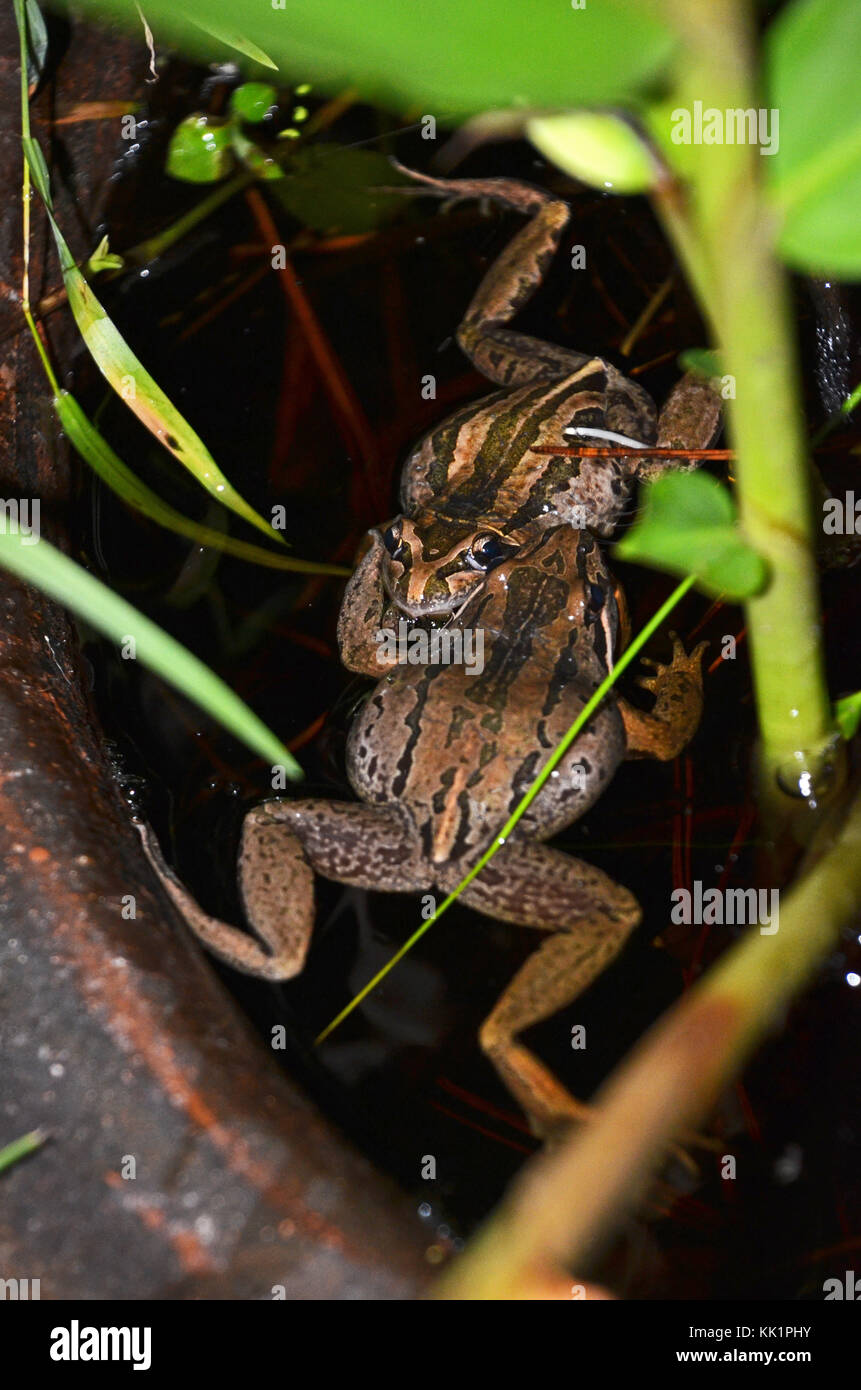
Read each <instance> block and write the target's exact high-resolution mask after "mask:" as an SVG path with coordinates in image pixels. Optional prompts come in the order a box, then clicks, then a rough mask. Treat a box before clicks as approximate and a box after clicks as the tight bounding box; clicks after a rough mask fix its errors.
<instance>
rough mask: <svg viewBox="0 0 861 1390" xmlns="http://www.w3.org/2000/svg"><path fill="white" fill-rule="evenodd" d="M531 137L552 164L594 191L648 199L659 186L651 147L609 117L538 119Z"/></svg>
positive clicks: (579, 114) (586, 114)
mask: <svg viewBox="0 0 861 1390" xmlns="http://www.w3.org/2000/svg"><path fill="white" fill-rule="evenodd" d="M526 134H527V135H528V137H529V139H530V140H531V141H532V143H533V145H536V146H537V148H538V149H539V150H540V151H541V153H542V154H543V155H544V156H545V157H546V158H547V159H551V160H552V161H553V163H554V164H558V166H559V168H560V169H564V170H565V172H566V174H571V175H572V176H573V177H574V178H575V179H580V181H581V182H582V183H587V184H589V185H590V187H592V188H604V189H608V190H610V191H611V192H613V193H645V192H647V191H648V189H650V188H651V187H652V185H653V183H654V182H655V174H656V171H657V170H656V165H655V160H654V157H653V156H652V154H651V152H650V150H649V147H648V145H647V144H646V143H645V141H644V140H642V139H641V138H640V136H639V135H638V134H637V132H636V130H635V129H634V128H633V126H631V125H630V124H629V123H628V122H627V121H624V120H622V118H621V117H620V116H615V115H613V114H612V113H611V112H609V111H574V112H572V113H571V114H570V115H563V116H536V117H534V118H533V119H532V120H531V121H528V122H527V125H526Z"/></svg>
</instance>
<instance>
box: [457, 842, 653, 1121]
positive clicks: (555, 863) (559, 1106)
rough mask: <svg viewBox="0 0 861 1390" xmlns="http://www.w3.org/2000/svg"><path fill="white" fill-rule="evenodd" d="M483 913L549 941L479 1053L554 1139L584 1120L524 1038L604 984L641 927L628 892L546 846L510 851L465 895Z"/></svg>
mask: <svg viewBox="0 0 861 1390" xmlns="http://www.w3.org/2000/svg"><path fill="white" fill-rule="evenodd" d="M461 896H462V899H463V901H464V902H466V903H467V904H469V906H471V907H474V908H476V909H477V910H478V911H479V912H485V913H487V914H488V915H489V916H493V917H496V918H498V919H501V920H502V921H504V922H514V923H516V924H517V925H518V926H524V927H537V928H539V929H540V930H543V931H547V932H551V933H552V935H550V936H549V937H548V938H547V940H546V941H544V942H543V943H542V944H541V946H539V948H538V950H537V951H535V952H534V954H533V955H531V956H530V957H529V959H528V960H527V961H526V962H525V964H524V965H523V966H522V968H521V969H520V970H519V971H518V973H517V974H516V975H515V977H514V979H513V980H512V982H511V984H510V985H509V986H508V988H507V989H506V990H505V992H504V993H503V995H502V997H501V998H500V1000H499V1002H498V1003H497V1004H496V1006H495V1007H494V1009H493V1010H492V1012H491V1013H490V1015H489V1016H488V1018H487V1019H486V1020H485V1022H484V1024H483V1025H482V1029H481V1045H482V1047H483V1049H484V1051H485V1052H486V1053H487V1055H488V1057H489V1058H490V1060H491V1061H492V1062H493V1065H494V1066H495V1068H496V1070H497V1071H498V1073H499V1075H500V1077H501V1078H502V1080H503V1081H504V1082H505V1085H506V1086H507V1087H508V1089H509V1091H510V1092H511V1094H512V1095H513V1096H514V1098H515V1099H516V1100H517V1102H518V1104H519V1105H520V1106H521V1107H522V1109H523V1110H524V1111H525V1112H526V1114H527V1115H528V1117H529V1120H530V1124H531V1126H532V1129H533V1131H534V1132H535V1133H536V1134H537V1135H539V1136H540V1137H542V1138H548V1137H551V1136H552V1135H553V1134H554V1133H556V1132H557V1131H558V1129H559V1127H560V1126H561V1125H567V1124H569V1123H570V1122H571V1121H575V1120H582V1119H585V1118H587V1117H588V1114H589V1111H588V1107H586V1106H585V1105H583V1104H581V1103H580V1102H579V1101H577V1100H575V1099H574V1097H573V1096H572V1095H570V1093H569V1092H568V1091H567V1090H566V1089H565V1087H564V1086H563V1085H562V1084H561V1083H560V1082H559V1081H558V1080H557V1079H556V1077H555V1076H554V1075H553V1074H552V1072H551V1071H550V1070H549V1068H547V1067H546V1066H545V1065H544V1063H543V1062H541V1061H540V1060H539V1059H538V1058H537V1057H536V1056H535V1054H534V1053H533V1052H530V1051H529V1049H528V1048H526V1047H524V1046H523V1044H522V1043H520V1042H519V1041H518V1040H517V1038H518V1034H520V1033H522V1032H523V1031H524V1030H525V1029H527V1028H529V1027H531V1026H532V1024H534V1023H538V1022H540V1021H541V1020H542V1019H545V1018H549V1017H550V1016H551V1015H552V1014H554V1013H556V1012H557V1011H558V1010H560V1009H564V1008H565V1007H566V1006H567V1005H569V1004H571V1003H572V1002H573V1000H575V999H576V998H577V997H578V996H579V995H580V994H582V992H583V991H584V990H585V989H586V988H587V987H588V986H589V985H590V984H591V983H592V981H593V980H594V979H596V978H597V976H598V975H600V973H601V971H602V970H604V969H605V967H606V966H607V965H608V964H609V963H610V961H611V960H612V959H613V958H614V956H616V955H617V954H618V952H619V950H620V949H621V947H622V946H623V944H624V942H625V940H626V938H627V936H628V935H629V933H630V932H631V931H632V930H633V928H634V927H635V926H636V924H637V923H638V921H639V920H640V908H639V905H638V904H637V901H636V899H635V898H634V897H633V895H632V894H631V893H629V892H628V890H627V889H626V888H622V887H621V886H620V885H619V884H617V883H614V882H613V880H612V879H610V878H608V877H607V875H606V874H604V873H602V872H601V870H600V869H597V868H595V867H593V866H592V865H590V864H585V863H583V862H582V861H581V860H578V859H574V858H572V857H571V856H570V855H567V854H562V853H561V852H560V851H558V850H553V849H548V848H547V847H546V846H545V845H541V844H527V843H519V842H517V841H509V843H508V844H506V845H504V846H503V847H502V848H501V849H500V850H499V851H498V852H497V854H496V855H495V856H494V858H493V859H492V860H491V861H490V863H489V864H488V865H487V866H486V868H484V869H483V870H482V872H481V873H480V874H479V876H478V877H477V878H476V879H475V880H474V881H473V882H472V883H471V884H470V885H469V887H468V888H466V889H464V891H463V893H462V895H461Z"/></svg>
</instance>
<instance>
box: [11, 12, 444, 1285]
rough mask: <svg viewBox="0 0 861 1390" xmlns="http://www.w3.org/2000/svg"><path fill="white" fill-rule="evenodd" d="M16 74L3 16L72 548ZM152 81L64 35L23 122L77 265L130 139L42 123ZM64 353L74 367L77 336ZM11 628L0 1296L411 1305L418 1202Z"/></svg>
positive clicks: (40, 638)
mask: <svg viewBox="0 0 861 1390" xmlns="http://www.w3.org/2000/svg"><path fill="white" fill-rule="evenodd" d="M17 52H18V47H17V35H16V31H15V24H14V18H13V15H12V7H11V5H7V6H3V7H2V10H0V73H1V74H2V84H0V112H1V113H2V116H0V178H2V188H3V194H4V196H3V212H2V218H1V219H0V253H1V254H2V261H0V264H2V266H3V271H2V283H0V344H2V347H1V348H0V437H2V439H3V441H4V446H5V447H4V457H3V461H2V465H0V491H2V496H3V497H4V498H9V497H20V498H23V497H28V498H35V497H38V498H39V499H40V500H41V507H42V531H43V534H45V535H46V536H48V537H49V538H50V539H51V540H53V541H54V542H55V543H60V544H62V543H63V513H64V507H65V503H66V500H67V497H68V489H69V460H68V457H67V454H66V451H65V450H64V448H63V447H62V445H61V444H58V443H57V442H56V440H55V437H54V433H53V425H52V416H51V410H50V401H49V395H48V392H47V389H46V383H45V380H44V376H43V374H42V371H41V367H40V365H39V362H38V359H37V356H36V353H35V350H34V348H33V345H32V343H31V341H30V339H29V336H28V333H27V331H26V330H25V327H24V324H23V320H22V319H21V316H20V294H19V290H20V283H21V250H20V247H21V228H20V207H21V201H20V193H19V190H20V181H21V147H20V141H19V131H20V113H19V107H18V102H19V87H18V60H17ZM145 70H146V53H145V49H144V47H143V45H142V44H138V43H131V42H130V41H129V40H127V39H126V38H121V39H117V38H114V37H111V36H109V35H105V34H101V33H98V32H96V31H94V30H92V29H86V28H83V27H80V26H77V25H73V27H72V29H71V33H70V39H69V44H68V47H67V49H66V51H65V52H64V53H63V54H62V56H61V57H60V59H59V62H58V63H57V69H56V78H55V80H54V81H53V83H51V84H50V85H48V86H46V87H45V89H44V90H43V91H42V92H41V93H40V94H39V95H38V97H37V98H36V100H35V101H34V103H33V118H34V134H37V135H38V136H39V137H40V139H41V143H42V147H43V150H44V151H45V153H46V155H47V154H48V153H49V152H50V153H51V155H52V159H51V160H50V163H51V164H52V165H53V179H54V194H55V199H56V204H57V209H58V215H59V218H60V221H61V225H63V227H64V229H66V231H67V234H68V236H69V240H70V241H71V243H72V246H73V250H74V251H75V252H76V254H82V253H84V252H87V251H89V250H91V249H92V248H93V246H94V245H95V240H94V237H93V228H94V226H95V225H96V223H97V221H98V215H99V204H100V199H101V196H102V191H103V189H104V187H105V181H106V177H107V175H108V174H109V172H110V168H111V164H112V162H113V159H114V157H115V154H116V149H117V139H116V136H117V121H116V119H113V120H103V121H90V122H86V123H81V124H78V125H65V124H64V125H63V126H62V127H60V129H59V136H60V137H61V139H60V140H58V139H57V138H54V139H53V140H52V138H51V137H52V134H53V135H54V136H56V132H52V130H51V125H50V113H51V110H52V109H53V108H54V103H56V104H57V105H58V106H60V107H61V108H63V109H68V108H69V107H70V106H71V105H72V104H73V103H74V102H75V101H86V100H110V99H113V98H129V99H131V98H132V97H133V96H134V94H135V91H136V90H138V89H139V88H140V86H141V83H142V80H143V77H144V75H145ZM33 241H34V255H35V262H34V267H33V279H32V286H31V298H32V300H33V301H34V302H36V301H38V299H39V296H40V295H41V294H43V293H45V292H47V291H49V290H51V289H54V288H56V285H57V283H58V280H59V274H58V271H57V267H56V261H55V260H54V259H53V258H52V257H51V256H49V255H47V252H48V241H47V233H46V227H45V222H44V218H43V217H42V216H41V214H40V212H39V211H38V210H37V206H36V203H35V202H34V237H33ZM43 256H45V258H46V260H47V264H48V266H49V270H48V273H47V274H45V273H44V272H43V271H42V270H41V265H42V258H43ZM51 338H52V349H53V351H54V355H55V360H57V361H59V362H62V361H63V360H67V359H64V354H67V353H68V351H69V349H70V347H71V345H72V344H73V343H74V341H75V337H74V328H73V326H71V325H70V322H69V317H68V315H67V314H66V313H65V312H64V313H61V314H55V315H53V316H52V320H51ZM0 614H2V622H0V872H2V877H0V915H2V928H3V929H2V936H0V959H3V958H4V957H5V959H4V969H3V975H2V980H0V988H2V1000H0V1068H2V1071H0V1144H2V1143H5V1142H8V1141H9V1140H11V1139H14V1138H16V1137H18V1136H19V1135H20V1134H22V1133H24V1132H26V1131H28V1130H31V1129H34V1128H36V1127H41V1128H44V1129H45V1130H47V1131H48V1132H49V1134H50V1139H49V1141H48V1143H47V1144H46V1145H45V1146H44V1148H42V1149H41V1150H40V1151H39V1152H38V1153H37V1154H35V1155H34V1156H33V1157H31V1158H30V1159H29V1160H27V1161H25V1162H22V1163H19V1164H18V1165H17V1166H16V1167H14V1168H13V1169H12V1170H11V1171H9V1172H7V1173H6V1174H5V1175H3V1176H2V1177H0V1183H2V1188H3V1192H2V1205H0V1277H3V1278H16V1277H17V1278H29V1279H40V1280H41V1291H42V1296H43V1297H55V1298H56V1297H67V1298H76V1297H81V1298H131V1299H137V1298H147V1297H149V1298H152V1297H158V1298H163V1297H181V1298H191V1297H220V1298H267V1297H271V1296H272V1295H271V1290H272V1287H273V1286H276V1285H283V1286H284V1288H285V1291H286V1296H287V1297H288V1298H290V1299H308V1298H334V1299H341V1298H356V1297H358V1298H381V1299H386V1298H411V1297H414V1296H416V1294H417V1292H418V1291H419V1290H420V1287H421V1283H422V1273H421V1271H422V1260H421V1250H422V1239H421V1234H420V1231H419V1229H418V1226H417V1224H416V1226H415V1227H413V1226H411V1225H410V1223H409V1220H408V1216H407V1212H406V1206H405V1203H404V1201H403V1200H402V1199H401V1198H399V1197H398V1196H397V1195H396V1193H395V1192H394V1191H393V1190H391V1189H390V1188H389V1186H388V1184H386V1183H385V1182H383V1181H382V1180H380V1179H379V1178H378V1177H377V1175H376V1174H375V1173H374V1172H373V1171H372V1170H371V1168H370V1166H369V1164H368V1163H366V1162H365V1161H364V1160H363V1159H361V1158H360V1157H359V1156H357V1155H356V1154H355V1153H354V1152H353V1151H352V1150H351V1149H350V1148H349V1147H348V1146H347V1145H346V1144H345V1143H344V1142H343V1140H342V1139H341V1138H340V1137H339V1136H338V1135H337V1134H335V1133H334V1132H333V1131H332V1130H331V1129H330V1128H329V1126H328V1125H327V1124H326V1122H325V1121H324V1120H323V1119H322V1118H321V1117H320V1116H319V1115H318V1114H317V1112H316V1111H315V1110H314V1108H313V1107H312V1106H311V1105H310V1104H309V1103H308V1102H307V1101H306V1100H305V1098H304V1097H303V1096H302V1095H301V1094H300V1092H299V1091H298V1089H297V1088H296V1087H295V1086H294V1085H292V1084H291V1083H290V1082H289V1081H288V1080H287V1079H285V1077H284V1076H283V1075H282V1074H281V1073H280V1072H279V1071H278V1069H277V1068H276V1066H275V1063H274V1061H273V1059H272V1057H271V1056H269V1055H267V1053H266V1051H265V1049H263V1048H262V1046H261V1045H260V1044H259V1043H257V1042H256V1041H255V1039H254V1038H253V1037H252V1036H251V1033H250V1030H249V1028H248V1027H247V1025H246V1024H245V1022H244V1021H243V1020H242V1019H241V1017H240V1016H239V1015H238V1013H237V1011H236V1009H235V1007H234V1005H233V1003H232V1001H231V1000H230V999H229V997H228V996H227V995H226V994H225V992H224V991H223V989H222V988H221V986H220V985H219V983H218V981H217V979H216V977H215V976H214V974H213V973H212V971H211V969H210V967H209V964H208V962H207V961H206V960H205V959H204V958H203V957H202V956H201V955H200V953H199V951H198V950H197V948H196V947H195V946H194V945H193V944H192V943H191V942H190V940H189V939H187V937H186V936H185V934H184V933H183V931H182V930H181V929H180V928H179V926H178V924H177V923H176V922H175V921H173V920H172V919H171V918H170V914H169V909H168V908H167V906H166V905H165V903H164V902H163V900H162V899H161V898H160V897H159V896H158V894H157V892H156V891H155V889H154V885H153V882H152V880H151V877H150V873H149V870H148V867H147V865H146V863H145V861H144V860H143V858H142V856H141V853H140V849H139V844H138V840H137V836H136V835H135V833H134V831H133V829H132V828H131V825H130V820H129V811H128V807H127V806H126V804H125V803H124V801H123V800H122V798H121V797H120V795H119V792H118V790H117V788H116V786H115V783H114V781H113V779H112V776H111V769H110V766H109V763H108V760H107V758H106V755H105V750H104V748H103V745H102V743H101V741H100V735H99V731H98V728H97V727H96V725H95V722H94V719H93V715H92V711H91V709H90V707H89V703H88V700H87V696H86V690H85V686H86V682H85V680H83V679H82V671H81V663H80V661H79V658H78V651H77V644H76V639H75V635H74V630H73V628H72V626H71V625H70V623H69V621H68V620H67V618H66V615H65V614H64V612H63V611H62V610H61V609H59V608H58V607H56V606H55V605H54V604H52V603H49V602H47V601H46V600H45V599H43V598H42V597H41V596H40V595H39V594H38V593H37V592H35V591H34V590H32V589H30V588H28V587H26V586H23V585H21V584H19V583H18V582H17V581H15V580H13V579H12V578H11V577H9V576H7V575H5V574H2V573H0ZM129 895H131V896H132V897H133V898H134V900H135V908H136V912H135V917H134V919H126V918H125V917H123V915H122V906H123V902H124V900H125V902H126V903H127V902H128V899H129ZM127 1156H130V1157H131V1158H133V1159H134V1160H135V1168H136V1176H135V1177H134V1179H133V1180H132V1179H129V1178H128V1177H125V1176H123V1172H124V1165H125V1171H126V1172H127V1171H128V1170H129V1166H130V1165H129V1164H128V1158H127Z"/></svg>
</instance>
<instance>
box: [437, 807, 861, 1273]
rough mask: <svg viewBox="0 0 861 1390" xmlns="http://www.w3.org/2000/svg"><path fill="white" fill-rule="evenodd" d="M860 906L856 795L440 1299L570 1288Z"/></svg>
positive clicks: (498, 1217) (477, 1243)
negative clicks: (764, 931)
mask: <svg viewBox="0 0 861 1390" xmlns="http://www.w3.org/2000/svg"><path fill="white" fill-rule="evenodd" d="M859 907H861V796H857V795H856V798H855V801H854V803H853V805H852V806H851V807H850V810H849V813H848V815H847V816H846V818H845V820H844V822H843V824H842V826H841V828H840V829H839V831H838V832H837V833H836V836H834V837H833V838H832V840H831V843H830V845H829V847H828V849H827V850H826V851H825V852H824V853H823V854H822V857H821V858H820V859H819V860H818V861H816V862H815V863H814V865H813V867H812V869H811V870H810V872H809V873H807V874H806V875H804V876H803V877H802V878H801V879H800V880H799V882H798V883H797V884H796V885H795V887H794V888H793V889H792V890H791V892H790V893H789V894H788V896H787V899H786V901H785V902H781V905H780V916H779V930H778V931H777V932H776V933H775V934H774V935H761V934H760V933H759V932H758V931H757V930H756V928H755V927H751V928H750V929H749V931H748V932H747V934H746V935H745V936H744V937H743V938H742V940H741V941H739V942H738V943H737V944H736V945H735V946H733V947H732V948H731V949H730V950H728V951H727V952H726V953H725V954H724V955H723V956H722V957H721V959H720V961H719V962H718V963H717V965H715V966H714V967H713V968H712V969H711V970H710V971H709V972H708V974H707V975H706V976H705V977H704V978H703V980H702V981H701V982H700V983H699V984H698V985H697V986H696V987H695V988H694V989H693V990H691V991H690V993H689V994H688V995H686V996H685V997H684V999H683V1000H682V1001H681V1002H680V1003H679V1004H677V1005H675V1006H674V1007H673V1008H672V1009H670V1010H669V1012H668V1013H667V1014H665V1015H664V1017H663V1018H662V1019H661V1020H660V1021H659V1022H658V1023H657V1024H656V1025H655V1027H654V1028H653V1029H652V1030H651V1032H650V1033H648V1034H647V1036H646V1037H645V1038H644V1039H643V1040H642V1041H641V1042H640V1043H639V1044H638V1046H637V1048H636V1049H635V1050H634V1052H633V1053H632V1054H631V1055H630V1056H629V1057H628V1058H626V1059H625V1061H624V1062H623V1063H622V1064H621V1065H620V1066H619V1068H618V1069H617V1071H616V1072H615V1073H614V1074H613V1076H611V1077H610V1079H609V1081H608V1082H606V1083H605V1085H604V1086H603V1087H602V1088H601V1091H600V1092H599V1094H598V1096H597V1097H596V1100H595V1108H594V1112H593V1118H592V1119H591V1120H590V1121H589V1122H588V1123H587V1124H586V1125H584V1126H581V1127H580V1128H579V1130H578V1131H577V1132H576V1133H574V1134H572V1137H571V1138H569V1139H568V1140H567V1141H566V1143H565V1144H564V1145H563V1146H562V1147H561V1148H559V1149H557V1150H555V1151H553V1152H552V1153H549V1154H547V1153H545V1154H542V1155H540V1156H539V1157H537V1158H535V1159H533V1160H532V1161H531V1162H530V1163H529V1164H528V1165H527V1166H526V1168H524V1169H523V1171H522V1173H521V1174H520V1175H519V1176H518V1178H517V1181H516V1184H515V1186H514V1187H513V1188H512V1189H511V1190H510V1192H509V1194H508V1195H507V1196H506V1198H505V1200H504V1202H503V1204H502V1205H501V1206H500V1207H499V1208H498V1209H497V1210H496V1212H494V1214H493V1216H491V1218H490V1219H489V1221H488V1222H487V1223H486V1225H485V1226H484V1227H483V1228H482V1229H481V1230H480V1231H479V1232H478V1234H477V1235H476V1236H475V1237H474V1238H473V1240H472V1241H471V1243H470V1244H469V1246H468V1247H467V1249H466V1252H465V1253H464V1254H463V1255H462V1256H461V1258H460V1259H459V1260H458V1261H457V1262H456V1263H455V1264H453V1265H452V1267H451V1269H450V1270H449V1271H448V1272H447V1273H446V1274H445V1275H444V1276H443V1277H442V1279H441V1280H440V1281H439V1283H438V1284H437V1286H436V1288H435V1290H434V1295H435V1296H436V1297H437V1298H445V1299H470V1300H475V1299H522V1298H569V1299H570V1298H571V1296H572V1295H571V1284H572V1276H571V1274H570V1273H567V1272H566V1270H568V1269H571V1270H574V1271H575V1277H579V1276H581V1275H582V1273H583V1272H584V1270H585V1268H586V1263H587V1261H589V1260H590V1259H591V1258H593V1257H594V1255H595V1253H596V1250H597V1249H598V1248H599V1247H600V1246H601V1245H602V1244H603V1243H604V1242H605V1241H606V1240H607V1239H608V1237H610V1236H611V1235H612V1233H613V1231H614V1230H616V1229H618V1227H619V1225H620V1223H621V1222H622V1221H623V1220H624V1218H625V1216H626V1215H627V1213H628V1212H629V1211H631V1210H633V1209H634V1208H635V1207H636V1205H637V1203H638V1201H639V1200H640V1199H641V1198H642V1195H643V1193H644V1192H645V1190H646V1189H647V1187H648V1184H649V1182H650V1180H651V1177H652V1174H653V1173H654V1171H655V1169H656V1167H657V1166H658V1165H659V1164H660V1162H661V1160H662V1158H663V1156H664V1154H665V1153H666V1151H667V1147H668V1145H669V1143H670V1142H671V1141H672V1140H673V1139H676V1138H679V1137H680V1136H681V1135H682V1133H683V1131H685V1130H689V1129H691V1128H693V1127H695V1126H697V1125H698V1124H701V1123H702V1121H703V1119H704V1118H705V1117H706V1116H707V1115H708V1114H709V1111H710V1110H711V1108H712V1106H713V1105H714V1102H715V1100H716V1099H717V1097H718V1096H719V1095H720V1093H721V1091H722V1090H723V1088H724V1087H725V1086H726V1085H727V1083H728V1082H729V1081H731V1079H732V1078H733V1076H735V1075H736V1074H737V1073H738V1071H739V1070H740V1069H741V1067H742V1066H743V1064H744V1062H745V1060H746V1059H747V1057H749V1056H750V1054H751V1053H752V1052H753V1051H754V1049H755V1048H756V1046H757V1044H758V1043H759V1042H760V1041H761V1040H762V1038H763V1037H764V1036H765V1034H766V1033H767V1032H768V1030H769V1029H770V1028H772V1027H773V1026H774V1024H775V1021H776V1020H778V1019H780V1017H781V1015H782V1014H783V1013H784V1011H785V1010H786V1008H787V1006H788V1005H789V1003H790V1002H791V1000H792V999H793V998H794V997H795V995H796V994H797V993H798V992H799V991H800V990H801V989H802V988H803V986H804V985H805V983H806V982H807V981H808V980H809V979H810V977H811V975H812V974H813V972H814V971H815V969H816V967H817V965H818V963H819V962H820V961H821V960H822V959H823V958H824V957H825V956H826V955H827V954H828V952H829V951H830V950H833V948H834V945H835V942H836V941H837V939H838V935H839V932H840V930H841V928H842V927H844V926H845V925H846V923H847V922H849V921H851V919H852V917H853V915H854V914H856V913H857V912H858V910H859Z"/></svg>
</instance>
